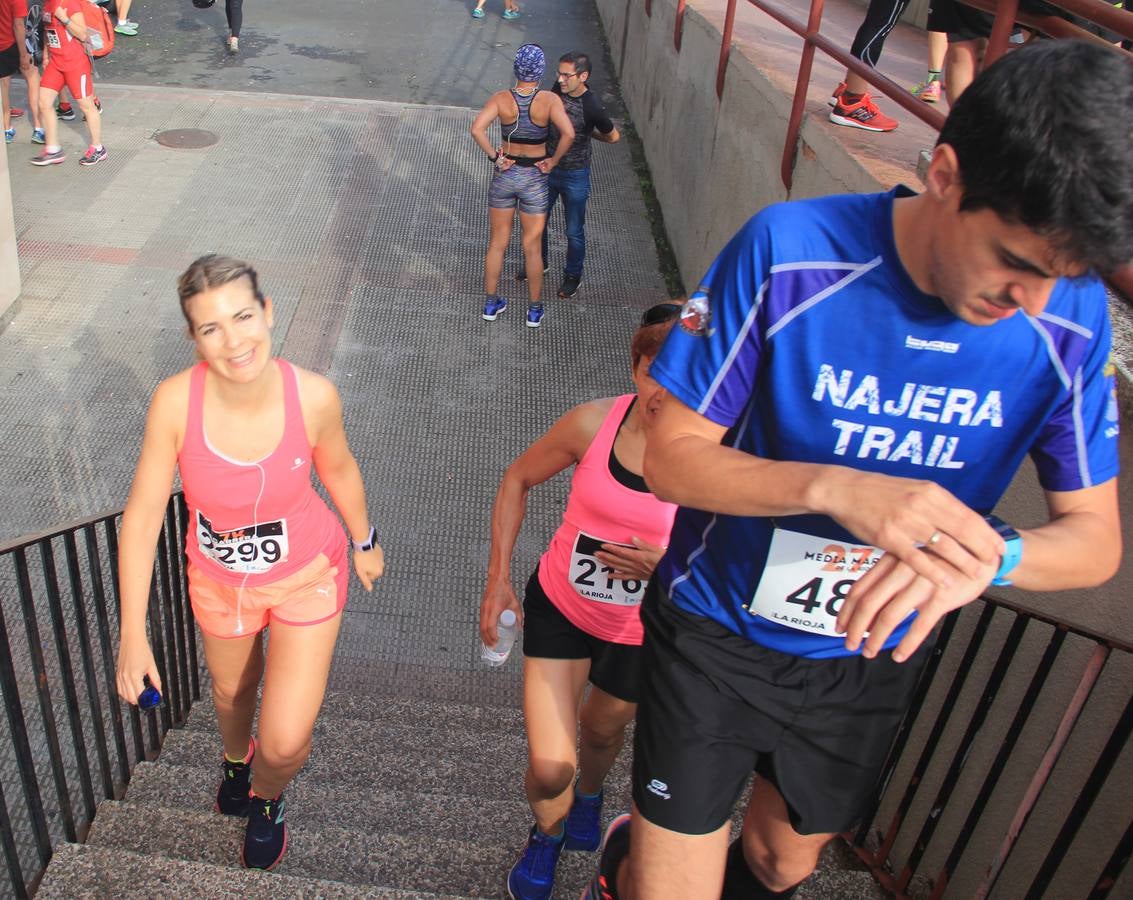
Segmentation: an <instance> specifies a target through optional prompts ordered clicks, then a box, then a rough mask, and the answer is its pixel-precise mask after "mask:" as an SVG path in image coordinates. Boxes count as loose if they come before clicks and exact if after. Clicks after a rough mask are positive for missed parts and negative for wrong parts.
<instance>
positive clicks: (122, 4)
mask: <svg viewBox="0 0 1133 900" xmlns="http://www.w3.org/2000/svg"><path fill="white" fill-rule="evenodd" d="M133 2H134V0H118V3H117V6H118V21H119V22H125V21H126V20H127V19H129V18H130V4H132V3H133Z"/></svg>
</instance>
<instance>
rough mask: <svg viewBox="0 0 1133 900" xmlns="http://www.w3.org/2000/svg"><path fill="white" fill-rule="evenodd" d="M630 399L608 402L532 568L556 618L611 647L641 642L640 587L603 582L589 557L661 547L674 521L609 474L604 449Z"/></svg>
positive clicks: (604, 572)
mask: <svg viewBox="0 0 1133 900" xmlns="http://www.w3.org/2000/svg"><path fill="white" fill-rule="evenodd" d="M633 398H634V395H633V394H626V395H624V396H622V397H618V398H617V399H616V400H615V401H614V405H613V407H611V409H610V412H609V413H608V414H607V416H606V419H605V421H603V422H602V427H601V428H600V429H598V433H597V434H596V435H595V436H594V440H593V441H591V442H590V447H589V448H588V449H587V451H586V454H585V455H584V456H583V457H582V460H581V461H580V462H579V464H578V465H577V466H576V467H575V470H574V476H573V478H572V480H571V487H570V496H569V497H568V498H567V505H566V511H565V512H564V513H563V521H562V524H561V525H560V526H559V529H558V531H556V532H555V536H554V537H553V538H551V544H550V546H549V547H548V548H547V551H546V552H545V553H544V554H543V557H542V559H540V561H539V584H540V585H542V587H543V590H544V591H545V592H546V594H547V596H548V597H549V598H550V600H551V602H552V603H554V604H555V607H556V608H557V609H558V610H559V612H561V613H562V614H563V615H564V616H566V617H567V618H568V619H569V620H570V621H571V622H572V623H573V624H574V625H575V626H577V627H578V628H581V629H582V630H583V631H585V632H586V633H587V634H591V635H593V636H594V637H597V638H601V639H602V640H604V641H613V642H615V643H618V644H640V643H641V642H642V638H643V632H642V627H641V616H640V613H639V610H640V606H641V598H642V596H644V594H645V587H646V585H647V584H648V582H647V581H637V580H627V581H619V580H616V579H613V578H610V577H609V570H608V569H606V568H605V567H604V566H603V565H602V563H601V562H600V561H599V560H598V558H597V557H595V556H594V551H596V550H599V549H601V545H602V544H625V545H627V546H633V541H632V538H635V537H638V538H641V539H642V540H645V541H648V542H649V543H651V544H660V545H662V546H665V545H667V544H668V543H669V531H670V529H672V527H673V517H674V516H675V515H676V514H677V507H676V504H674V503H664V502H662V501H661V500H658V499H657V498H656V497H654V496H653V495H652V494H649V493H645V492H643V491H635V490H633V489H632V488H628V487H626V486H625V485H624V484H621V483H620V482H619V481H617V480H616V479H615V478H614V476H613V475H612V474H610V464H609V459H610V448H611V447H613V445H614V439H615V438H616V437H617V436H618V429H619V428H620V427H621V424H622V419H623V418H624V417H625V414H626V410H628V409H629V405H630V403H632V402H633Z"/></svg>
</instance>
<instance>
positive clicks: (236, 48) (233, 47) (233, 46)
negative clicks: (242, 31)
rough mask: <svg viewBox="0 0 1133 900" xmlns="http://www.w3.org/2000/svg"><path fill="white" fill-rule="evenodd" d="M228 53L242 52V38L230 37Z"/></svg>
mask: <svg viewBox="0 0 1133 900" xmlns="http://www.w3.org/2000/svg"><path fill="white" fill-rule="evenodd" d="M228 52H229V53H239V52H240V38H238V37H230V38H229V39H228Z"/></svg>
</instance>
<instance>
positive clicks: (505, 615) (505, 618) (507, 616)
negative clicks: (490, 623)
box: [500, 609, 515, 628]
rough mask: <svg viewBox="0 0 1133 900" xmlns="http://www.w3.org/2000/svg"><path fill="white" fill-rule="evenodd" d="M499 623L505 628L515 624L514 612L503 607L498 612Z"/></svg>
mask: <svg viewBox="0 0 1133 900" xmlns="http://www.w3.org/2000/svg"><path fill="white" fill-rule="evenodd" d="M500 624H501V625H503V626H504V627H505V628H506V627H510V626H512V625H514V624H515V613H514V612H513V611H512V610H510V609H505V610H504V611H503V612H502V613H500Z"/></svg>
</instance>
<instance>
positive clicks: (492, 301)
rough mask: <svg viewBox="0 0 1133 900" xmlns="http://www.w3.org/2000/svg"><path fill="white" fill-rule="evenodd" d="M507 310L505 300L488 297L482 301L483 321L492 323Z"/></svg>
mask: <svg viewBox="0 0 1133 900" xmlns="http://www.w3.org/2000/svg"><path fill="white" fill-rule="evenodd" d="M505 309H507V299H506V298H504V297H489V298H488V299H487V300H485V301H484V313H483V316H484V321H485V322H494V321H496V316H498V315H499V314H500V313H502V312H503V311H504V310H505Z"/></svg>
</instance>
